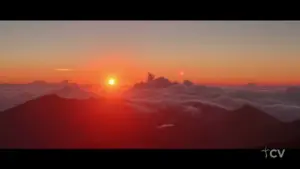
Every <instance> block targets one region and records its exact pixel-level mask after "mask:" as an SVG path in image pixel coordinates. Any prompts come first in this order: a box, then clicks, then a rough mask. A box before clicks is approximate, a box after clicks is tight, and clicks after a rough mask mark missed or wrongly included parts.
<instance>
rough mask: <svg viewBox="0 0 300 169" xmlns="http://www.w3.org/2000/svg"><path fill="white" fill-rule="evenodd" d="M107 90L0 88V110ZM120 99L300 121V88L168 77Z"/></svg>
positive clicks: (149, 108)
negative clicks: (246, 109)
mask: <svg viewBox="0 0 300 169" xmlns="http://www.w3.org/2000/svg"><path fill="white" fill-rule="evenodd" d="M104 91H105V90H102V91H101V90H99V92H97V93H95V92H92V91H91V90H90V89H89V88H87V87H85V86H80V85H77V84H73V83H72V84H70V83H67V82H62V83H58V84H48V83H42V82H39V83H31V84H23V85H9V84H2V85H0V111H2V110H5V109H9V108H11V107H14V106H16V105H18V104H22V103H24V102H26V101H29V100H31V99H33V98H36V97H40V96H43V95H46V94H57V95H59V96H60V97H64V98H76V99H87V98H89V97H96V98H97V97H105V96H107V93H104ZM118 97H121V98H124V99H126V100H128V101H130V102H129V103H128V104H130V105H131V106H132V107H134V108H135V109H137V110H139V111H141V112H157V111H163V110H166V109H176V110H177V111H178V110H180V111H182V112H187V113H192V114H195V113H201V112H202V111H203V110H202V109H201V108H199V107H195V106H194V105H195V103H199V104H203V105H208V106H211V107H216V108H217V107H219V108H223V109H227V110H234V109H238V108H240V107H242V106H243V105H245V104H247V105H251V106H253V107H255V108H257V109H260V110H262V111H264V112H265V113H268V114H270V115H272V116H274V117H276V118H278V119H280V120H282V121H294V120H299V119H300V87H267V86H255V85H254V86H253V85H251V86H235V87H225V86H218V87H217V86H204V85H196V84H192V83H191V82H187V81H186V82H185V83H173V82H170V81H169V80H168V79H166V78H164V77H160V78H156V79H152V80H151V81H148V82H144V83H140V84H136V85H134V86H133V87H132V88H129V89H128V90H126V91H124V92H123V93H122V94H120V95H118Z"/></svg>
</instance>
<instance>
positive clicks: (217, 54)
mask: <svg viewBox="0 0 300 169" xmlns="http://www.w3.org/2000/svg"><path fill="white" fill-rule="evenodd" d="M299 23H300V22H279V21H278V22H238V21H236V22H229V21H228V22H225V21H223V22H205V21H193V22H192V21H191V22H180V21H177V22H175V21H174V22H146V21H143V22H142V21H140V22H138V21H136V22H133V21H130V22H129V21H128V22H105V21H98V22H96V21H94V22H80V21H78V22H75V21H72V22H71V21H70V22H46V21H45V22H42V21H35V22H30V21H22V22H17V21H16V22H5V21H2V22H0V36H1V37H2V38H1V39H0V53H1V57H0V82H8V83H27V82H30V81H34V80H46V81H49V82H57V81H62V80H65V79H68V80H73V81H74V82H78V83H100V84H101V83H103V81H105V79H106V78H107V77H108V76H116V77H117V78H118V81H119V83H120V85H121V84H122V85H123V84H124V85H126V84H132V83H135V82H137V81H141V80H144V79H146V76H147V72H151V73H154V74H155V75H157V76H165V77H167V78H168V79H170V80H173V81H181V80H183V79H188V80H191V81H194V82H196V83H202V84H246V83H259V84H300V66H299V65H298V63H300V57H299V56H300V24H299ZM12 30H13V31H12ZM65 70H70V71H65ZM181 71H184V76H183V77H182V76H180V75H179V73H180V72H181Z"/></svg>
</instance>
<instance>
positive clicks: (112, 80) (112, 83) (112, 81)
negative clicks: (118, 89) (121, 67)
mask: <svg viewBox="0 0 300 169" xmlns="http://www.w3.org/2000/svg"><path fill="white" fill-rule="evenodd" d="M108 84H109V85H111V86H113V85H115V84H116V80H115V79H113V78H110V79H109V80H108Z"/></svg>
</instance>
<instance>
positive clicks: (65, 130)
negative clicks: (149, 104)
mask: <svg viewBox="0 0 300 169" xmlns="http://www.w3.org/2000/svg"><path fill="white" fill-rule="evenodd" d="M127 103H129V101H127V100H123V99H113V98H110V99H105V98H100V99H95V98H90V99H85V100H76V99H64V98H60V97H59V96H57V95H47V96H43V97H40V98H37V99H34V100H31V101H28V102H26V103H24V104H22V105H19V106H17V107H14V108H11V109H9V110H6V111H3V112H0V138H1V140H0V148H255V147H264V146H266V145H269V144H270V145H272V144H273V143H274V144H275V143H276V146H277V147H280V146H281V145H282V146H287V145H289V146H290V147H297V146H298V145H297V144H296V143H299V142H297V139H298V140H300V139H299V132H298V129H299V127H300V121H297V122H293V123H283V122H281V121H279V120H277V119H275V118H274V117H272V116H270V115H268V114H266V113H264V112H262V111H260V110H258V109H255V108H253V107H251V106H249V105H245V106H244V107H241V108H240V109H237V110H235V111H228V110H226V109H222V108H215V107H213V106H207V105H205V104H200V103H198V104H197V105H194V106H197V107H198V108H200V109H201V112H199V114H197V115H192V114H189V113H182V112H180V111H179V110H176V109H171V108H170V109H165V110H162V111H160V112H157V113H142V112H138V111H137V110H136V109H134V108H133V107H131V106H130V104H127ZM164 124H172V125H169V127H164V128H160V127H158V126H161V125H164ZM166 126H167V125H166ZM290 140H291V141H292V142H290ZM295 140H296V141H295ZM289 143H291V144H289Z"/></svg>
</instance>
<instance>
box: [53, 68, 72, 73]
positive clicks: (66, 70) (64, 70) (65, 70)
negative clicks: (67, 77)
mask: <svg viewBox="0 0 300 169" xmlns="http://www.w3.org/2000/svg"><path fill="white" fill-rule="evenodd" d="M54 70H55V71H61V72H69V71H73V69H65V68H64V69H54Z"/></svg>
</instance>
